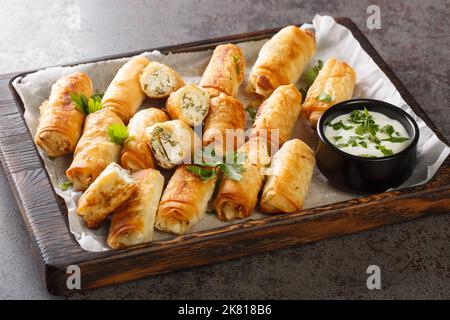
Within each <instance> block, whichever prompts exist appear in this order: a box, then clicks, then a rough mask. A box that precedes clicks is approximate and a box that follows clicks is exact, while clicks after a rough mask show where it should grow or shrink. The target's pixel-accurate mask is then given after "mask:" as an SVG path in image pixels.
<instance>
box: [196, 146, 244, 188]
mask: <svg viewBox="0 0 450 320" xmlns="http://www.w3.org/2000/svg"><path fill="white" fill-rule="evenodd" d="M211 157H215V152H214V150H213V151H212V152H211V154H210V155H209V156H206V155H204V158H205V159H207V161H206V162H203V163H201V164H198V166H200V167H218V168H219V169H220V170H221V171H222V172H223V173H224V175H225V176H226V177H227V178H229V179H231V180H235V181H240V180H241V178H242V175H241V174H242V173H243V172H244V171H245V168H244V166H243V164H241V163H239V162H240V161H239V160H240V159H239V157H240V153H238V152H235V153H233V154H232V156H231V157H230V156H228V157H226V159H230V158H231V159H232V163H226V162H224V161H223V159H222V161H219V162H210V160H209V159H211ZM191 167H195V166H191ZM192 170H193V171H191V172H193V173H195V174H197V175H199V176H202V172H201V171H199V170H197V169H192ZM207 170H213V169H207ZM194 171H196V172H194ZM203 174H204V175H206V176H207V175H208V172H206V173H203Z"/></svg>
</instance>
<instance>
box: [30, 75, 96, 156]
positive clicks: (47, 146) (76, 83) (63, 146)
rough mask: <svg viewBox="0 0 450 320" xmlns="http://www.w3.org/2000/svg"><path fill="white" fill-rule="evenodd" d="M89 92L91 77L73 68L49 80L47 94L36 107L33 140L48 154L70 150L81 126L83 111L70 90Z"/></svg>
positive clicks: (80, 92) (75, 143) (59, 153)
mask: <svg viewBox="0 0 450 320" xmlns="http://www.w3.org/2000/svg"><path fill="white" fill-rule="evenodd" d="M71 93H75V94H84V95H85V96H86V97H87V98H89V97H90V96H91V95H92V81H91V79H90V78H89V77H88V75H87V74H85V73H82V72H75V73H72V74H69V75H67V76H65V77H62V78H60V79H59V80H58V81H56V82H55V84H53V86H52V89H51V92H50V97H49V98H48V100H47V101H45V102H44V103H43V104H42V105H41V107H40V108H39V110H40V113H41V115H40V118H39V126H38V128H37V132H36V136H35V138H34V139H35V142H36V144H37V145H38V146H39V147H41V148H42V149H43V150H44V151H45V152H46V153H47V155H48V156H50V157H59V156H63V155H65V154H68V153H71V152H73V150H74V149H75V146H76V145H77V142H78V139H79V138H80V136H81V131H82V129H83V122H84V113H83V112H82V111H81V110H79V109H78V108H77V107H76V106H75V104H74V103H73V102H72V100H71V98H70V94H71Z"/></svg>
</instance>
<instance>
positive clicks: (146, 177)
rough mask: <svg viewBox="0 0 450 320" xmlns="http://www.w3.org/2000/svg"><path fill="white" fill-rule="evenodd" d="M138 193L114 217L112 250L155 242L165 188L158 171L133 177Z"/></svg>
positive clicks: (138, 173)
mask: <svg viewBox="0 0 450 320" xmlns="http://www.w3.org/2000/svg"><path fill="white" fill-rule="evenodd" d="M132 177H133V179H134V181H135V182H136V183H137V190H136V191H135V193H134V194H133V195H132V196H131V197H130V198H129V199H128V200H127V201H126V202H125V203H124V204H123V205H121V206H120V207H119V208H118V209H117V210H116V211H115V212H114V214H113V215H112V219H111V226H110V228H109V235H108V245H109V246H110V247H111V248H113V249H118V248H122V247H127V246H132V245H136V244H140V243H145V242H149V241H151V240H152V239H153V229H154V225H155V216H156V210H157V209H158V204H159V200H160V198H161V193H162V190H163V186H164V177H163V176H162V174H161V173H159V171H158V170H155V169H145V170H141V171H138V172H135V173H133V175H132Z"/></svg>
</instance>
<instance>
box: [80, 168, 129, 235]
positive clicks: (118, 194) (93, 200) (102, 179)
mask: <svg viewBox="0 0 450 320" xmlns="http://www.w3.org/2000/svg"><path fill="white" fill-rule="evenodd" d="M135 190H136V183H135V182H134V180H133V178H132V177H131V176H130V174H129V173H128V171H127V170H125V169H122V168H121V167H120V166H119V165H118V164H117V163H110V164H109V165H108V166H107V167H106V168H105V170H103V171H102V173H101V174H100V175H99V176H98V178H97V179H95V181H94V183H92V184H91V185H90V186H89V188H88V189H87V190H86V191H85V192H84V193H83V194H82V195H81V197H80V200H79V201H78V208H77V214H78V215H79V216H80V217H82V218H83V219H84V221H85V222H86V225H87V226H88V227H89V228H93V229H95V228H98V227H99V226H100V225H101V224H102V222H103V221H105V220H106V218H107V217H108V216H109V215H110V214H111V213H112V212H114V210H116V209H117V208H118V207H119V206H120V205H121V204H123V203H124V202H125V201H127V200H128V198H129V197H130V196H131V195H132V194H133V193H134V191H135Z"/></svg>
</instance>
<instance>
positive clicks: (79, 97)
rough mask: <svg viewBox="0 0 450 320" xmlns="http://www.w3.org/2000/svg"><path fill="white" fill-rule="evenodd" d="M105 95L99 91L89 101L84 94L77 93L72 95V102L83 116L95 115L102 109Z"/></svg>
mask: <svg viewBox="0 0 450 320" xmlns="http://www.w3.org/2000/svg"><path fill="white" fill-rule="evenodd" d="M102 98H103V93H101V92H99V91H97V92H96V93H95V94H93V95H92V96H91V97H90V98H89V99H88V98H87V97H86V96H85V95H84V94H83V93H80V94H77V93H75V92H71V93H70V100H72V102H73V104H74V105H75V107H77V109H78V110H80V111H81V112H82V113H83V114H85V115H87V114H89V113H94V112H96V111H98V110H100V109H101V108H102Z"/></svg>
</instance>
